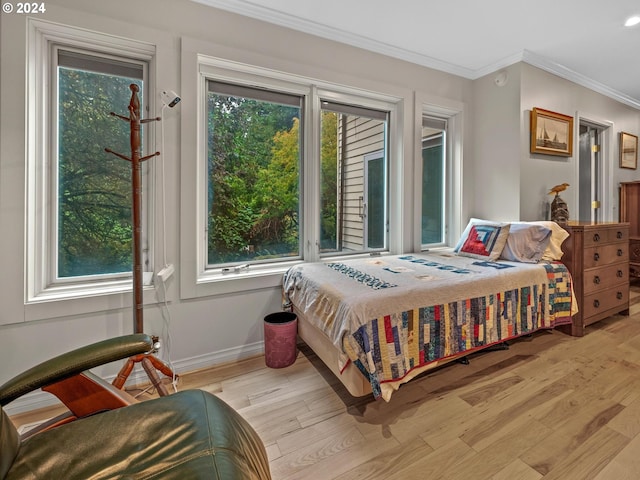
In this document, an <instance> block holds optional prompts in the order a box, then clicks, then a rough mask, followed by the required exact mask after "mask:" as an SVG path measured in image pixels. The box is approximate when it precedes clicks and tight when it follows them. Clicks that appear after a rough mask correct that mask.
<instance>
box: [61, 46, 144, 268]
mask: <svg viewBox="0 0 640 480" xmlns="http://www.w3.org/2000/svg"><path fill="white" fill-rule="evenodd" d="M57 52H58V59H57V60H58V68H57V86H58V92H57V127H58V128H57V182H56V185H55V186H54V191H57V195H56V197H57V198H56V200H57V201H56V202H54V204H55V205H56V207H57V212H56V214H55V215H54V218H56V219H57V223H56V224H55V225H56V227H55V232H54V237H55V238H56V239H57V242H56V263H57V269H56V272H55V276H56V277H57V278H73V277H84V276H89V275H104V274H114V273H122V272H130V271H131V261H132V260H131V257H132V244H131V242H132V225H131V223H132V222H131V165H130V164H129V163H128V162H126V161H124V160H122V159H119V158H116V157H114V156H112V155H108V154H106V153H105V151H104V149H105V147H109V148H111V149H113V150H115V151H118V152H122V153H123V154H126V155H129V152H130V151H131V147H130V144H129V124H128V123H126V122H122V121H118V120H117V119H115V118H114V117H113V116H111V115H110V112H117V113H120V114H124V115H127V110H126V108H127V106H128V104H129V99H130V96H131V90H130V89H129V85H130V84H132V83H135V84H137V85H138V86H139V87H140V91H141V93H142V94H143V92H144V89H143V65H142V64H141V63H140V62H131V61H127V60H123V59H114V58H106V57H100V56H94V55H90V54H87V53H81V52H77V51H72V50H64V49H58V50H57Z"/></svg>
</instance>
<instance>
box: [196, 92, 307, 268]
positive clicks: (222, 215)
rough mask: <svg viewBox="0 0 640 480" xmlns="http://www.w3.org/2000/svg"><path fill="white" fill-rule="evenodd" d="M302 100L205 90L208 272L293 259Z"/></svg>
mask: <svg viewBox="0 0 640 480" xmlns="http://www.w3.org/2000/svg"><path fill="white" fill-rule="evenodd" d="M301 112H302V99H301V98H300V97H297V96H294V95H288V94H284V93H278V92H270V91H265V90H259V89H253V88H247V87H241V86H238V85H228V84H224V83H219V82H208V95H207V122H208V125H207V127H208V128H207V131H208V139H207V140H208V145H207V151H208V156H207V160H208V169H207V170H208V209H207V214H208V221H207V223H208V236H207V238H208V248H207V250H208V264H209V265H219V264H230V263H234V262H245V261H252V262H256V261H258V262H259V261H268V260H273V259H277V258H292V257H298V256H299V255H300V246H299V242H300V200H299V194H300V187H299V184H300V143H301V125H300V116H301Z"/></svg>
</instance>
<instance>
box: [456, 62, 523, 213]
mask: <svg viewBox="0 0 640 480" xmlns="http://www.w3.org/2000/svg"><path fill="white" fill-rule="evenodd" d="M521 65H522V64H516V65H512V66H510V67H508V68H505V69H503V70H501V71H500V72H497V73H493V74H490V75H486V76H484V77H482V78H479V79H477V80H475V81H474V82H473V106H472V110H473V127H472V132H473V133H472V135H473V139H472V142H471V144H472V148H470V149H468V150H467V151H466V153H465V157H466V159H465V160H466V161H467V163H468V164H470V165H471V168H472V169H473V175H474V179H475V181H474V188H475V195H474V202H473V205H472V212H471V215H470V216H472V217H477V218H488V219H492V220H501V221H510V220H517V219H518V216H519V201H518V199H519V198H520V182H519V178H520V162H519V157H518V154H517V152H518V151H519V149H520V122H519V116H518V109H517V105H519V102H520V70H521ZM499 74H504V77H503V78H505V79H506V80H505V81H506V83H504V84H502V83H501V84H500V85H498V84H496V81H495V79H496V76H497V75H499Z"/></svg>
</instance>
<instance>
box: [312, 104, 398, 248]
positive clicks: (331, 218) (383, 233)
mask: <svg viewBox="0 0 640 480" xmlns="http://www.w3.org/2000/svg"><path fill="white" fill-rule="evenodd" d="M387 117H388V112H384V111H376V110H373V109H367V108H362V107H355V106H352V105H342V104H338V103H335V102H330V101H322V133H321V137H320V138H321V140H320V141H321V145H320V151H321V179H320V192H321V210H320V222H321V224H320V232H321V233H320V235H321V237H320V249H321V254H323V255H328V254H335V253H349V252H352V253H353V252H363V251H370V250H383V249H385V248H387V156H388V155H387V131H388V130H387Z"/></svg>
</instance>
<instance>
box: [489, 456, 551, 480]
mask: <svg viewBox="0 0 640 480" xmlns="http://www.w3.org/2000/svg"><path fill="white" fill-rule="evenodd" d="M540 478H542V475H540V474H539V473H538V472H536V471H535V470H534V469H533V468H531V467H530V466H529V465H527V464H526V463H524V462H523V461H522V460H520V459H516V460H514V461H513V462H511V463H510V464H509V465H507V466H506V467H505V468H503V469H502V470H500V471H499V472H498V473H496V474H495V475H494V476H493V477H491V480H538V479H540Z"/></svg>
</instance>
